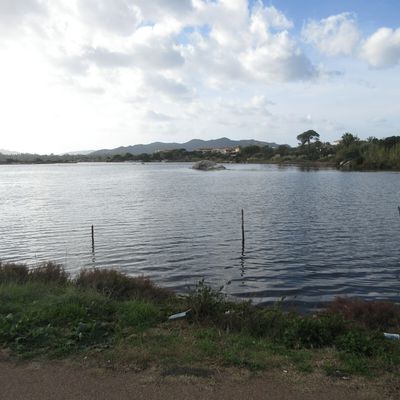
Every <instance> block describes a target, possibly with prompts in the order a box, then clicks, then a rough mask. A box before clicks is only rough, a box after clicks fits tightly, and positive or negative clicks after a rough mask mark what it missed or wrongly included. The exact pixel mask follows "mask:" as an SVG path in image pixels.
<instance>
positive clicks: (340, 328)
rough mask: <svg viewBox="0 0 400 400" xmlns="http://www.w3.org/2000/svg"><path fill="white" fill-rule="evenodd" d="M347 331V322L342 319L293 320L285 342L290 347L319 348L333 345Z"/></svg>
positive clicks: (284, 339) (306, 318) (310, 318)
mask: <svg viewBox="0 0 400 400" xmlns="http://www.w3.org/2000/svg"><path fill="white" fill-rule="evenodd" d="M345 331H346V326H345V322H344V320H343V319H342V318H340V317H339V318H338V317H323V316H320V317H318V318H315V317H312V316H311V317H310V316H307V317H302V318H297V319H292V323H291V324H290V325H289V326H288V328H287V330H286V332H285V334H284V337H283V341H284V343H285V344H286V345H287V346H289V347H297V348H302V347H305V348H319V347H324V346H331V345H333V344H334V342H335V340H336V338H337V337H338V336H340V335H342V334H343V333H344V332H345Z"/></svg>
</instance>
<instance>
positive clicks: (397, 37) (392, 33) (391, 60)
mask: <svg viewBox="0 0 400 400" xmlns="http://www.w3.org/2000/svg"><path fill="white" fill-rule="evenodd" d="M361 57H362V58H363V59H365V60H366V61H368V63H369V65H371V66H372V67H376V68H384V67H393V66H394V65H396V64H398V63H399V62H400V28H398V29H396V30H393V29H390V28H380V29H378V30H377V31H376V32H375V33H373V34H372V35H371V36H370V37H369V38H368V39H367V40H366V41H365V42H364V44H363V46H362V49H361Z"/></svg>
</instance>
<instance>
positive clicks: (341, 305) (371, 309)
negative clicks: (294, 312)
mask: <svg viewBox="0 0 400 400" xmlns="http://www.w3.org/2000/svg"><path fill="white" fill-rule="evenodd" d="M324 313H326V314H329V315H340V316H342V317H343V318H344V319H346V320H347V321H353V322H356V323H358V324H361V325H362V326H363V327H365V328H367V329H373V330H385V329H396V328H397V329H399V328H400V306H398V305H396V304H394V303H391V302H388V301H365V300H361V299H354V298H353V299H352V298H345V297H338V298H336V299H335V300H333V301H332V302H330V303H329V304H328V305H327V307H326V309H325V311H324Z"/></svg>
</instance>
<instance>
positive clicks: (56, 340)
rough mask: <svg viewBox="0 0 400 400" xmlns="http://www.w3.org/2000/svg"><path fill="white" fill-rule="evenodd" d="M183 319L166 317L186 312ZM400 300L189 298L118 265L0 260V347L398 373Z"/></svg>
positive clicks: (119, 360)
mask: <svg viewBox="0 0 400 400" xmlns="http://www.w3.org/2000/svg"><path fill="white" fill-rule="evenodd" d="M185 311H186V314H185V317H184V318H181V319H175V320H169V319H168V317H169V316H171V315H173V314H176V313H179V312H185ZM399 330H400V306H399V305H396V304H394V303H390V302H385V301H363V300H358V299H346V298H337V299H335V300H334V301H332V302H330V303H328V304H326V306H325V308H324V309H323V310H322V311H320V312H318V313H316V314H313V315H310V314H307V315H302V314H300V313H298V312H296V311H288V310H284V309H283V308H282V307H281V305H280V304H276V305H274V306H269V307H257V306H254V305H252V304H251V303H249V302H233V301H230V300H229V299H227V298H226V297H225V296H224V294H223V293H222V291H221V289H215V288H211V287H209V286H207V285H205V283H204V282H200V283H198V285H197V286H196V287H195V288H194V289H193V290H192V292H191V293H189V294H188V295H187V296H179V295H177V294H174V293H172V292H170V291H168V290H166V289H163V288H160V287H157V286H156V285H155V284H154V283H152V282H151V281H149V280H148V279H146V278H143V277H129V276H127V275H124V274H122V273H120V272H118V271H116V270H111V269H82V270H81V272H80V273H78V274H77V276H75V277H71V276H70V275H69V274H68V273H67V272H66V271H65V269H64V268H63V266H61V265H58V264H55V263H51V262H48V263H44V264H42V265H39V266H37V267H35V268H33V269H29V268H28V267H27V266H26V265H23V264H14V263H0V350H1V351H2V352H3V353H4V352H8V354H9V356H10V357H13V358H16V359H27V358H28V359H32V358H33V359H60V358H67V357H68V358H72V359H74V357H75V358H79V359H83V358H84V359H85V360H88V361H87V362H88V363H89V364H91V365H96V366H100V367H107V368H115V369H123V370H127V369H129V370H134V371H141V370H145V369H147V368H150V367H162V368H177V367H179V368H192V369H193V368H199V371H204V370H206V371H208V370H213V369H215V368H221V367H222V368H223V367H237V368H244V369H248V370H251V371H263V370H268V369H274V368H280V369H281V370H282V369H285V370H287V369H293V370H296V371H300V372H302V373H308V372H312V371H320V372H323V373H325V374H327V375H329V376H334V377H339V378H342V377H348V376H350V375H363V376H367V377H378V378H379V377H380V376H383V375H386V376H387V375H388V374H389V375H390V376H392V377H394V378H395V379H398V378H399V375H400V345H399V344H400V342H399V341H396V340H388V339H386V338H385V337H384V335H383V332H399Z"/></svg>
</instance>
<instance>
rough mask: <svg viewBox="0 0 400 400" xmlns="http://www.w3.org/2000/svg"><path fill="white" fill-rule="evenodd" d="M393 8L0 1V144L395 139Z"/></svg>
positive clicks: (398, 66)
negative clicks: (311, 133)
mask: <svg viewBox="0 0 400 400" xmlns="http://www.w3.org/2000/svg"><path fill="white" fill-rule="evenodd" d="M399 8H400V5H399V2H398V0H374V1H369V0H335V1H321V0H302V1H298V0H274V1H272V0H264V1H261V0H0V110H1V112H0V115H1V118H0V148H5V149H9V150H16V151H27V152H40V153H50V152H54V153H61V152H66V151H73V150H84V149H99V148H112V147H117V146H120V145H129V144H136V143H149V142H152V141H156V140H160V141H178V142H181V141H186V140H189V139H192V138H201V139H211V138H217V137H221V136H227V137H230V138H233V139H241V138H242V139H244V138H254V139H260V140H265V141H275V142H278V143H289V144H292V145H294V144H296V139H295V138H296V136H297V135H298V134H299V133H301V132H303V131H305V130H308V129H315V130H317V131H318V132H319V133H320V134H321V139H322V140H324V141H331V140H334V139H336V138H338V137H339V136H341V135H342V134H343V133H344V132H346V131H350V132H352V133H355V134H357V135H359V136H360V137H362V138H366V137H368V136H371V135H373V136H377V137H384V136H390V135H400V17H399V15H400V14H399Z"/></svg>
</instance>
